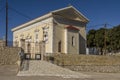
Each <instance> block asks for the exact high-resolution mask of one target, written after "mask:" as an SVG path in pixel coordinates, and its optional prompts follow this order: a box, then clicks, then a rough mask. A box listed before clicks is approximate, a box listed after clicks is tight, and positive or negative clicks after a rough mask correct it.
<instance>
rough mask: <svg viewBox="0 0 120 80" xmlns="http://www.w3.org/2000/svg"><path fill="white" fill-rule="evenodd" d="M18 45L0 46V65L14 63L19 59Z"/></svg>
mask: <svg viewBox="0 0 120 80" xmlns="http://www.w3.org/2000/svg"><path fill="white" fill-rule="evenodd" d="M20 49H21V48H18V47H0V65H9V64H16V63H17V61H18V60H19V56H18V52H19V51H20Z"/></svg>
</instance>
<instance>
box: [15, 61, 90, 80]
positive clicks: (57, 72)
mask: <svg viewBox="0 0 120 80" xmlns="http://www.w3.org/2000/svg"><path fill="white" fill-rule="evenodd" d="M27 64H28V65H29V69H28V70H23V71H19V73H18V74H17V76H62V77H67V78H69V77H70V78H71V77H72V78H87V77H90V76H88V75H85V74H82V73H79V72H74V71H71V70H69V69H66V68H62V67H60V66H57V65H55V64H52V63H49V62H46V61H40V60H31V61H29V62H28V63H27Z"/></svg>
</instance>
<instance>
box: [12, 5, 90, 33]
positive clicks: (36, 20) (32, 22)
mask: <svg viewBox="0 0 120 80" xmlns="http://www.w3.org/2000/svg"><path fill="white" fill-rule="evenodd" d="M71 10H72V11H73V14H75V15H76V16H79V17H80V18H82V19H83V22H86V23H87V22H89V20H88V19H87V18H86V17H85V16H84V15H83V14H82V13H80V12H79V11H78V10H77V9H76V8H74V7H73V6H69V7H65V8H62V9H58V10H55V11H51V12H50V13H48V14H45V15H43V16H41V17H38V18H36V19H33V20H31V21H29V22H27V23H25V24H22V25H20V26H17V27H15V28H13V29H12V31H13V32H14V31H16V30H19V29H21V28H24V27H26V26H29V25H31V24H34V23H36V22H38V21H41V20H43V19H47V18H49V17H52V16H53V15H54V14H56V13H57V14H62V15H64V13H63V12H66V11H71ZM67 14H68V12H66V15H67ZM73 14H70V15H73Z"/></svg>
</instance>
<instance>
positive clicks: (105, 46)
mask: <svg viewBox="0 0 120 80" xmlns="http://www.w3.org/2000/svg"><path fill="white" fill-rule="evenodd" d="M106 27H107V24H105V25H104V29H105V33H104V49H105V51H104V55H106V48H107V45H106Z"/></svg>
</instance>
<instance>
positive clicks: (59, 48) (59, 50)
mask: <svg viewBox="0 0 120 80" xmlns="http://www.w3.org/2000/svg"><path fill="white" fill-rule="evenodd" d="M58 52H61V41H59V42H58Z"/></svg>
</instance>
